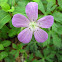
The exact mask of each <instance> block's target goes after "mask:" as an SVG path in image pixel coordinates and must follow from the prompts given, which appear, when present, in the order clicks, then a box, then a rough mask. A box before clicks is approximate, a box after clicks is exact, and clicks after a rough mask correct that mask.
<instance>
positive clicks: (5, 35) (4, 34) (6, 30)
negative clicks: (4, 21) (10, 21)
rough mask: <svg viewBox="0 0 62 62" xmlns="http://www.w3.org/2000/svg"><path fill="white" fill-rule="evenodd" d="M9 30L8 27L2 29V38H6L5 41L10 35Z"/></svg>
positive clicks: (0, 30) (0, 33)
mask: <svg viewBox="0 0 62 62" xmlns="http://www.w3.org/2000/svg"><path fill="white" fill-rule="evenodd" d="M8 30H9V28H8V27H7V26H6V25H4V26H3V28H2V29H0V38H4V39H6V38H8V34H7V33H8Z"/></svg>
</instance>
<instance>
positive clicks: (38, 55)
mask: <svg viewBox="0 0 62 62" xmlns="http://www.w3.org/2000/svg"><path fill="white" fill-rule="evenodd" d="M35 55H36V56H37V57H40V58H42V57H43V56H42V54H41V52H40V51H39V50H38V51H36V54H35Z"/></svg>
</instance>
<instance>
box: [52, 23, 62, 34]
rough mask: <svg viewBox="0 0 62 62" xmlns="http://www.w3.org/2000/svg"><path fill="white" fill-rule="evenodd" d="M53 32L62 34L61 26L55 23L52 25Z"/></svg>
mask: <svg viewBox="0 0 62 62" xmlns="http://www.w3.org/2000/svg"><path fill="white" fill-rule="evenodd" d="M52 31H55V32H56V33H58V34H62V26H61V25H60V26H59V25H58V24H56V23H54V24H53V25H52Z"/></svg>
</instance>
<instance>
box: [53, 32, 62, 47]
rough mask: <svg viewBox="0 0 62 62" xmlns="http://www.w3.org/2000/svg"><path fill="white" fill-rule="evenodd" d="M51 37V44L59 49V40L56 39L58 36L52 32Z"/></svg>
mask: <svg viewBox="0 0 62 62" xmlns="http://www.w3.org/2000/svg"><path fill="white" fill-rule="evenodd" d="M52 36H53V44H54V45H55V46H56V47H58V48H60V46H61V39H60V38H59V37H58V35H57V34H56V33H55V32H52Z"/></svg>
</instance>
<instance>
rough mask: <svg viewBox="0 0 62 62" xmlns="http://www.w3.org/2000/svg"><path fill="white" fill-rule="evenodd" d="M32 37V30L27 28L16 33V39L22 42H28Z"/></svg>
mask: <svg viewBox="0 0 62 62" xmlns="http://www.w3.org/2000/svg"><path fill="white" fill-rule="evenodd" d="M31 38H32V31H31V30H30V29H29V28H26V29H24V30H23V31H22V32H20V33H19V35H18V40H19V41H20V42H22V43H29V42H30V41H31Z"/></svg>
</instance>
